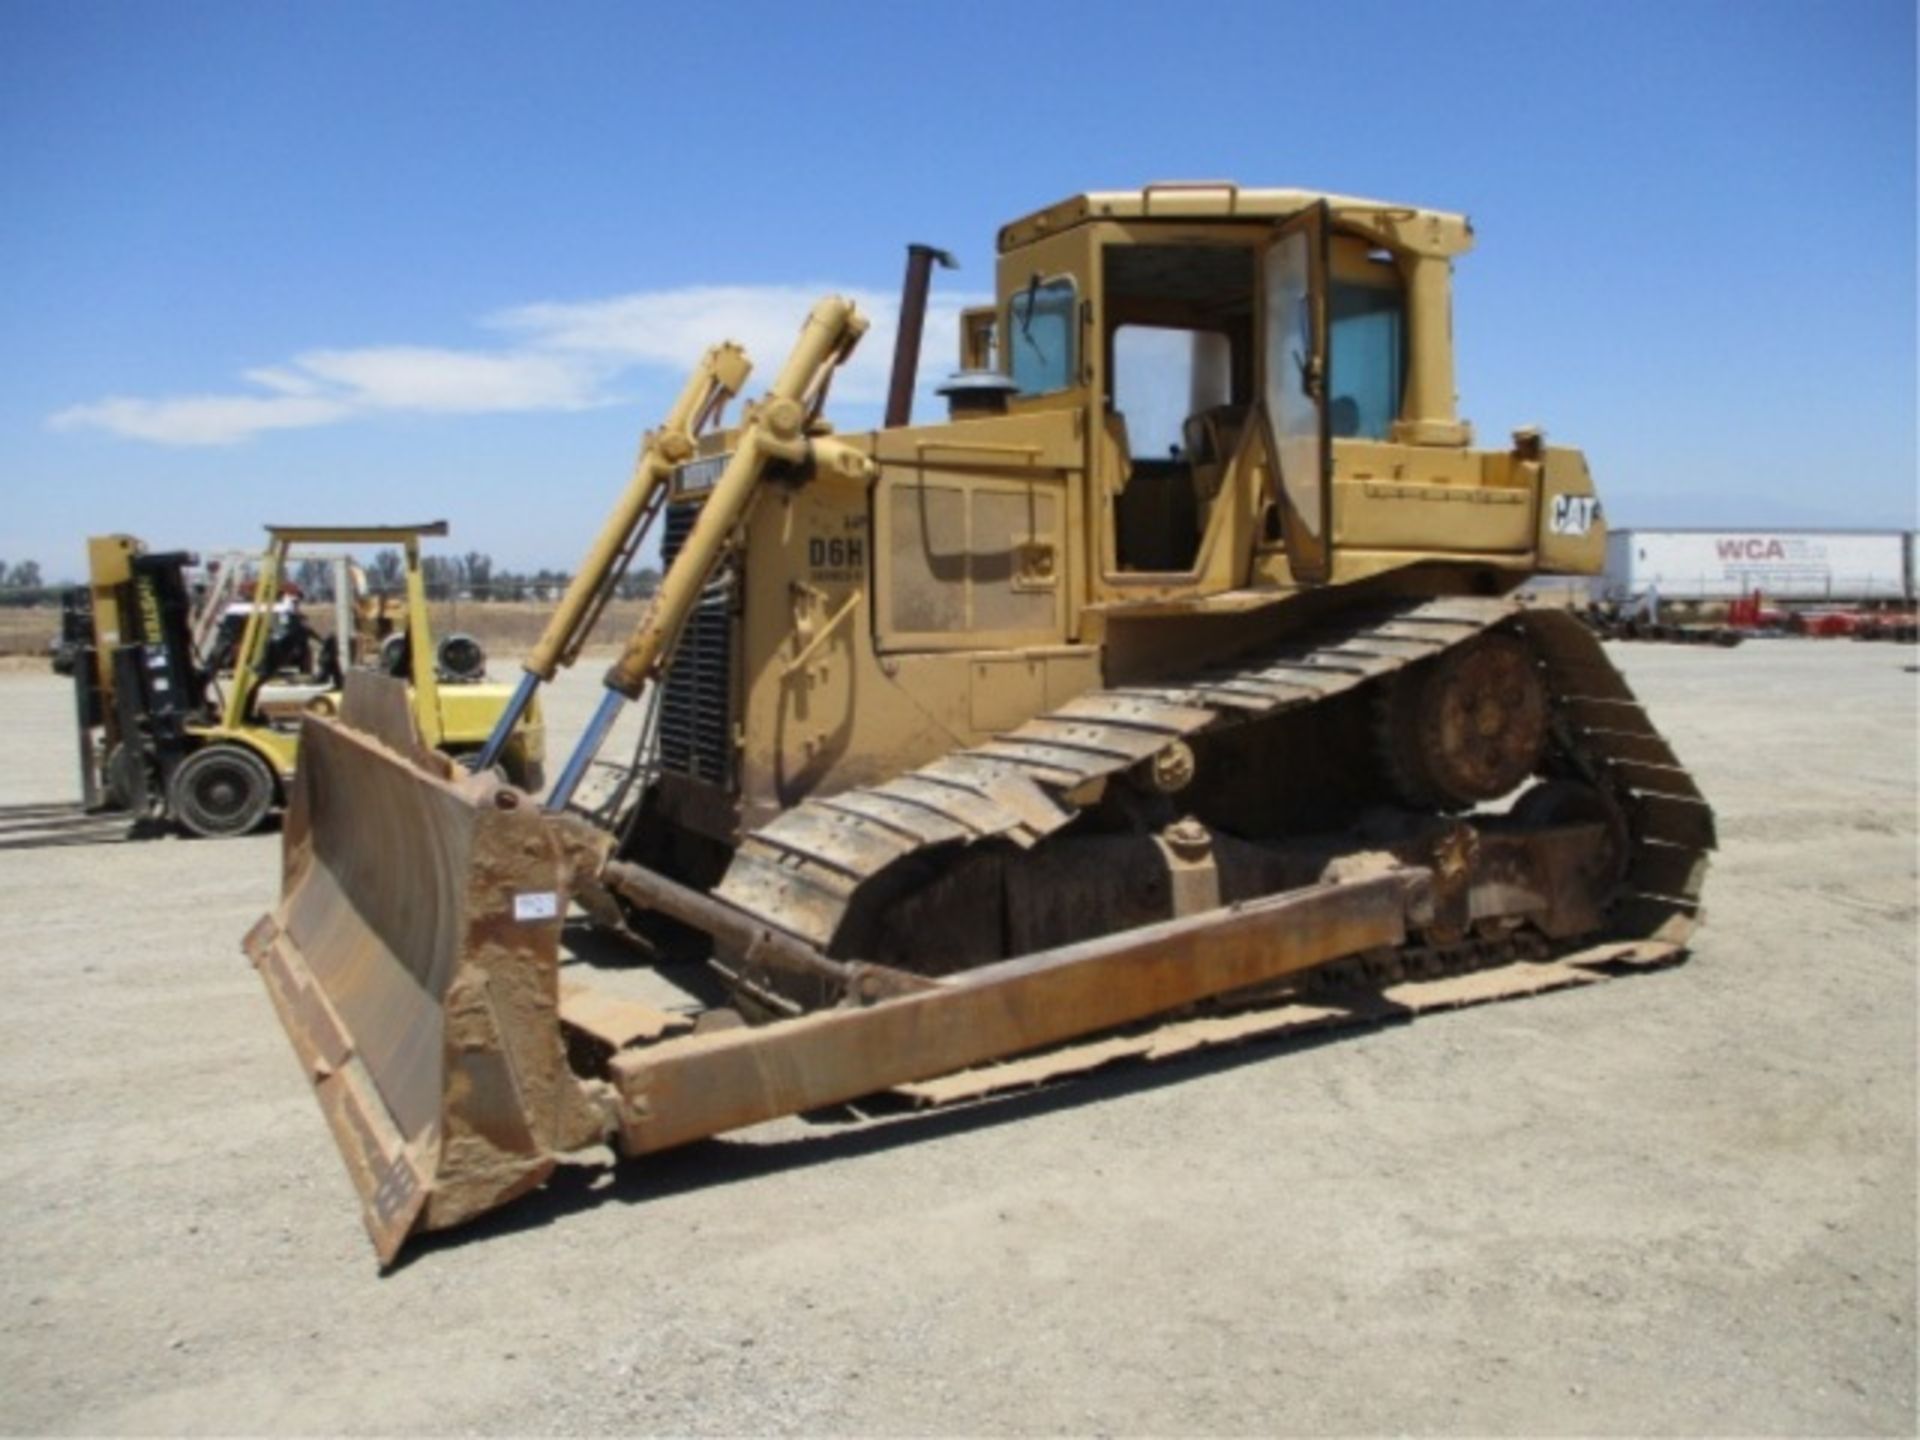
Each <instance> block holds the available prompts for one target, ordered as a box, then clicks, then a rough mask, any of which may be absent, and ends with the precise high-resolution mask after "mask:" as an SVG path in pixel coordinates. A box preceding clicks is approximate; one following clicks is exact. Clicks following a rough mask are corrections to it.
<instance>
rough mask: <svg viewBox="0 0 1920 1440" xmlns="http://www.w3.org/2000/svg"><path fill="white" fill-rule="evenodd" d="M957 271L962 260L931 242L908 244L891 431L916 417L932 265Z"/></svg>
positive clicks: (896, 343) (891, 394)
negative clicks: (915, 394) (916, 379)
mask: <svg viewBox="0 0 1920 1440" xmlns="http://www.w3.org/2000/svg"><path fill="white" fill-rule="evenodd" d="M936 261H937V262H938V263H939V265H940V268H941V269H943V270H958V269H959V268H960V262H959V261H958V260H956V259H954V258H953V256H951V255H949V254H948V253H947V252H946V251H945V250H938V249H935V248H934V247H933V246H931V245H909V246H907V278H906V279H905V280H904V281H903V282H902V283H901V286H900V329H899V332H898V333H897V334H896V335H895V336H894V340H893V380H892V383H890V384H889V385H888V386H887V418H886V426H887V429H889V430H895V429H898V428H899V427H900V426H902V425H905V424H906V423H907V422H908V421H910V420H912V419H913V379H914V376H915V374H917V373H918V371H919V369H920V337H921V335H922V333H923V332H924V331H925V330H926V326H927V292H928V291H929V290H930V289H931V288H932V285H933V267H934V264H935V262H936Z"/></svg>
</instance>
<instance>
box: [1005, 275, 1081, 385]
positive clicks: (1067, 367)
mask: <svg viewBox="0 0 1920 1440" xmlns="http://www.w3.org/2000/svg"><path fill="white" fill-rule="evenodd" d="M1074 309H1075V304H1074V289H1073V281H1072V280H1071V279H1069V278H1067V277H1066V276H1061V277H1059V278H1058V279H1054V280H1041V279H1040V278H1039V277H1038V276H1035V277H1034V283H1033V284H1031V285H1028V286H1027V287H1026V289H1024V290H1021V291H1020V292H1019V293H1017V294H1016V295H1014V297H1013V298H1012V299H1011V300H1010V301H1008V303H1007V325H1006V330H1005V336H1006V341H1005V343H1006V348H1007V353H1008V354H1009V355H1010V356H1011V357H1012V370H1011V374H1012V376H1013V383H1014V384H1015V385H1017V386H1018V387H1019V389H1020V393H1021V394H1022V395H1045V394H1047V393H1048V392H1050V391H1053V390H1065V389H1066V388H1067V387H1068V386H1069V385H1071V384H1073V379H1074V370H1075V364H1074V361H1075V356H1074V338H1075V327H1074Z"/></svg>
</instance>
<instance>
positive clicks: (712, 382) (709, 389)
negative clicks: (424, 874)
mask: <svg viewBox="0 0 1920 1440" xmlns="http://www.w3.org/2000/svg"><path fill="white" fill-rule="evenodd" d="M752 369H753V365H752V362H750V361H749V360H748V359H747V354H746V351H744V350H742V349H741V348H740V347H739V346H738V345H735V344H734V343H733V342H732V341H727V342H725V343H723V344H719V345H715V346H713V347H712V348H711V349H709V350H708V351H707V353H706V354H705V355H703V356H702V357H701V358H700V363H699V364H698V365H697V366H695V367H694V371H693V374H692V375H691V376H689V377H688V379H687V383H686V386H685V388H684V389H682V390H681V392H680V397H679V398H678V399H677V400H675V401H674V404H673V408H672V409H671V410H669V411H668V412H667V417H666V419H665V421H664V422H663V423H662V424H661V426H660V428H659V429H657V430H649V431H648V432H647V434H646V436H645V438H644V439H643V440H642V441H641V443H640V455H639V458H638V459H637V460H635V461H634V466H633V476H632V478H631V479H630V480H629V481H628V482H627V488H626V489H625V491H623V492H622V493H621V496H620V499H619V501H618V502H617V503H616V504H615V505H614V507H613V510H612V511H611V512H610V513H609V514H608V516H607V518H606V522H605V523H604V524H603V525H601V527H600V533H599V535H597V536H596V537H595V538H594V542H593V546H592V548H591V549H589V550H588V551H587V554H586V558H585V559H584V560H583V561H581V564H580V570H579V572H578V573H577V574H576V575H575V576H574V577H573V580H572V582H571V583H570V584H569V585H568V586H567V593H566V594H565V595H564V596H563V597H562V598H561V601H560V605H559V608H558V609H556V610H555V611H554V612H553V615H552V617H551V618H550V619H549V620H548V621H547V625H546V628H545V630H543V631H542V632H541V635H540V639H539V640H538V641H537V642H536V643H535V645H534V647H533V649H532V651H531V652H530V653H529V654H528V655H527V658H526V660H525V662H524V663H523V665H522V669H523V670H524V672H525V673H524V674H523V675H522V676H521V679H520V683H519V684H518V685H517V686H516V687H515V688H514V692H513V697H512V699H510V700H509V701H508V702H507V708H506V709H505V710H503V711H501V712H500V718H499V720H498V721H497V722H496V723H495V725H494V727H493V733H492V734H491V735H489V736H488V737H487V743H486V744H485V745H484V746H483V747H482V748H481V751H480V754H479V757H478V759H477V760H476V761H475V762H474V763H475V766H476V768H478V769H481V770H485V769H489V768H490V767H492V766H494V765H496V764H498V763H499V760H500V756H501V754H502V752H503V751H505V749H506V748H507V743H508V741H510V740H511V739H512V737H513V731H514V727H515V726H517V725H518V724H519V723H520V720H521V717H522V716H524V715H525V714H526V713H527V707H528V706H530V705H531V704H532V703H533V697H534V694H535V693H536V692H537V691H538V690H539V688H540V686H541V685H543V684H545V683H546V682H547V681H549V680H551V679H553V677H554V676H555V675H556V674H557V673H559V671H560V669H561V667H563V666H566V665H571V664H572V663H573V662H574V660H575V659H577V658H578V657H579V654H580V647H581V646H582V645H583V644H585V643H586V638H587V635H588V633H589V632H590V631H591V630H592V629H593V625H594V622H595V621H596V620H598V619H599V618H600V613H601V611H602V610H604V609H605V608H606V603H607V599H608V597H609V596H610V595H611V594H612V593H613V587H614V585H615V584H616V583H617V582H618V580H619V578H620V576H621V574H622V573H623V572H624V571H625V570H626V568H627V564H628V562H629V561H630V560H631V559H632V558H633V554H634V552H635V550H636V549H637V548H638V546H639V543H640V541H641V539H642V538H643V537H644V535H645V533H646V529H647V526H648V524H649V523H650V522H651V520H652V518H653V516H654V515H656V514H658V513H659V509H660V504H659V502H660V498H661V494H662V492H663V490H664V488H665V486H666V484H667V482H668V480H669V479H670V478H671V476H672V475H673V471H674V467H675V466H677V465H681V464H684V463H685V462H686V461H688V460H690V459H692V458H693V453H694V447H695V443H696V441H697V439H698V437H699V435H700V432H701V431H702V430H703V429H704V428H705V427H706V426H707V425H708V424H710V423H711V422H712V421H714V420H715V419H717V418H718V416H719V414H720V412H721V411H722V410H723V409H725V408H726V404H727V402H728V401H729V400H731V399H732V398H733V397H734V396H735V395H737V394H739V393H740V389H741V387H742V386H743V385H745V384H746V383H747V375H748V374H749V373H750V372H751V371H752ZM569 768H571V767H569Z"/></svg>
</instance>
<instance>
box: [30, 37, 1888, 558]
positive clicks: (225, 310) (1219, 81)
mask: <svg viewBox="0 0 1920 1440" xmlns="http://www.w3.org/2000/svg"><path fill="white" fill-rule="evenodd" d="M1914 57H1915V33H1914V6H1913V5H1912V3H1911V0H1840V3H1830V4H1817V3H1812V0H1796V3H1771V0H1745V3H1704V0H1665V3H1651V4H1643V3H1631V0H1616V3H1611V4H1591V5H1589V4H1546V3H1539V4H1523V3H1512V4H1476V3H1471V0H1468V3H1459V0H1456V3H1450V4H1447V5H1444V6H1440V5H1434V6H1427V5H1412V4H1408V5H1404V6H1401V5H1388V4H1379V3H1372V0H1339V3H1319V4H1313V5H1292V4H1280V3H1269V4H1256V5H1238V4H1229V3H1220V0H1213V3H1207V4H1193V3H1187V4H1180V5H1125V4H1114V5H1099V6H1096V5H1049V4H1043V3H1034V0H1028V3H1024V4H1015V5H996V4H969V5H964V6H932V5H884V6H883V5H880V4H827V5H819V6H814V7H803V6H779V7H774V6H761V5H757V4H752V3H736V4H729V5H713V6H706V7H691V6H675V7H665V6H661V7H652V6H646V5H641V4H637V3H636V4H617V5H600V4H586V3H555V4H543V5H533V4H525V5H505V4H489V3H477V0H476V3H463V4H459V5H438V4H426V3H410V4H403V5H394V4H358V3H329V4H324V5H323V4H306V5H298V6H296V5H292V4H285V3H248V4H240V3H170V4H162V3H157V0H155V3H142V4H99V3H87V0H48V3H42V0H8V3H7V4H6V5H4V6H0V269H3V272H4V275H5V277H6V278H5V283H4V284H3V285H0V560H9V561H11V560H17V559H20V558H24V557H33V558H37V559H39V560H40V561H41V563H42V566H43V568H44V569H45V570H46V571H47V572H48V573H49V574H50V575H56V576H58V575H70V574H75V573H77V572H78V570H79V568H80V565H81V552H82V540H83V537H84V536H85V535H86V534H88V533H89V532H98V531H103V530H114V529H118V530H129V531H132V532H134V533H136V534H140V535H142V536H144V537H145V538H147V539H149V540H150V541H152V542H154V543H156V544H159V545H164V546H184V547H199V548H204V549H216V548H220V547H222V546H225V545H231V544H244V543H247V542H249V541H250V540H252V539H253V538H254V537H256V536H257V534H258V528H257V527H258V525H259V524H260V523H261V522H265V521H269V520H274V521H280V520H343V519H344V520H406V519H429V518H438V517H442V516H444V517H446V518H448V519H450V520H452V521H453V524H454V531H455V540H456V542H458V543H459V544H460V545H461V546H462V548H465V547H468V546H471V547H475V548H479V549H483V550H488V551H491V552H492V553H493V554H494V555H495V556H496V558H497V559H498V560H500V561H501V562H503V563H506V564H510V565H517V566H529V567H531V566H538V565H553V566H559V567H569V566H571V564H572V563H573V561H574V559H575V558H576V557H577V555H578V554H579V552H580V551H581V549H582V548H583V547H584V545H585V543H586V541H587V539H588V538H589V535H590V533H591V531H592V528H593V527H594V525H595V524H596V523H597V521H598V518H599V515H600V513H601V511H602V509H603V508H604V506H605V504H606V503H607V501H608V500H609V498H610V497H611V496H612V495H613V493H614V492H615V491H616V490H617V488H618V487H619V486H620V485H621V484H622V483H623V481H624V479H625V477H626V473H627V469H628V467H629V465H630V463H631V459H632V454H633V449H634V445H635V441H636V439H637V436H638V434H639V432H640V430H641V429H642V428H643V427H644V426H645V425H647V424H648V423H651V421H652V419H653V418H654V417H655V416H656V415H657V413H658V412H659V411H660V410H661V409H662V407H663V406H664V404H665V403H666V401H667V399H668V397H669V396H670V395H671V393H672V392H673V391H674V390H675V389H676V388H677V387H678V384H679V381H680V376H681V373H682V372H683V370H684V367H685V365H686V364H687V363H688V362H689V361H690V360H691V359H692V358H693V357H694V356H695V355H697V353H698V352H699V350H700V348H701V347H702V345H703V344H704V343H706V342H707V341H709V340H712V339H718V338H721V337H722V336H723V335H726V334H737V335H738V337H739V338H742V339H744V340H746V341H748V343H749V344H750V345H751V346H752V348H753V349H754V350H755V353H756V354H757V355H758V356H759V357H760V359H761V361H762V363H763V365H771V364H773V363H775V361H776V357H777V354H778V353H779V352H780V351H782V350H784V347H785V344H786V341H787V338H788V337H789V336H790V334H791V327H792V325H793V324H794V323H795V318H796V317H797V315H798V313H799V312H800V309H801V308H802V307H803V306H804V304H805V301H806V297H808V296H810V295H811V294H814V293H817V292H819V291H822V290H825V289H828V288H837V289H845V290H852V291H855V292H859V293H861V294H863V295H866V296H867V297H869V298H870V300H871V302H872V303H873V305H874V306H875V308H877V309H879V310H880V311H881V312H882V319H883V320H884V318H885V310H886V307H887V305H888V303H889V297H890V295H891V292H892V291H893V290H894V288H895V287H896V286H897V285H898V283H899V272H900V268H901V256H902V246H903V245H904V243H905V242H906V241H909V240H926V241H931V242H934V243H937V244H941V245H944V246H946V247H947V248H949V249H952V250H954V251H955V252H956V253H957V254H958V255H959V256H960V258H961V261H962V263H963V266H964V267H965V268H964V269H963V270H962V271H961V272H960V273H959V274H958V275H957V276H943V277H942V279H941V281H940V284H941V285H942V286H943V287H945V288H944V291H943V294H944V297H945V303H944V306H943V307H942V309H941V310H940V311H939V313H938V314H937V315H936V319H937V320H939V319H942V318H943V317H945V316H948V315H950V313H951V310H952V308H953V306H954V304H956V303H957V301H958V299H959V298H961V297H962V296H963V295H965V294H967V293H970V292H974V291H978V290H980V289H981V288H983V287H986V286H989V285H990V284H991V274H992V239H993V234H994V231H995V228H996V227H997V226H998V225H999V224H1000V223H1002V222H1003V221H1005V220H1007V219H1009V218H1012V217H1013V216H1015V215H1018V214H1021V213H1024V212H1025V211H1028V210H1031V209H1034V208H1037V207H1038V206H1040V205H1043V204H1046V203H1049V202H1051V201H1053V200H1056V199H1059V198H1061V197H1063V196H1065V195H1068V194H1071V193H1073V192H1075V191H1077V190H1082V189H1087V188H1098V187H1131V186H1135V185H1138V184H1140V183H1141V182H1143V181H1146V180H1152V179H1166V178H1176V177H1217V176H1228V177H1233V178H1235V179H1237V180H1239V181H1241V182H1242V183H1244V184H1268V185H1299V186H1306V187H1315V188H1326V189H1333V190H1340V191H1345V192H1348V193H1358V194H1367V195H1375V196H1380V197H1383V198H1389V199H1396V200H1406V201H1411V202H1415V203H1421V204H1428V205H1434V206H1438V207H1444V208H1450V209H1459V210H1465V211H1467V212H1468V213H1469V214H1470V215H1471V216H1472V217H1473V220H1474V223H1475V227H1476V230H1477V233H1478V237H1479V245H1478V248H1477V249H1476V250H1475V251H1474V252H1473V253H1472V254H1471V255H1469V256H1467V257H1466V258H1465V260H1464V261H1463V262H1462V265H1461V268H1460V272H1459V278H1458V282H1457V300H1456V321H1455V324H1456V331H1457V334H1458V339H1459V346H1460V389H1461V398H1462V406H1463V410H1464V412H1465V413H1466V414H1467V415H1468V416H1469V417H1471V418H1472V419H1473V420H1474V421H1475V423H1476V426H1477V427H1478V430H1479V433H1480V436H1481V437H1482V439H1483V440H1484V441H1487V442H1489V443H1494V444H1499V443H1502V442H1503V440H1504V437H1505V435H1506V433H1507V431H1508V430H1509V429H1511V428H1512V427H1513V426H1515V425H1518V424H1523V423H1530V422H1536V421H1538V422H1542V423H1544V424H1546V426H1547V427H1548V430H1549V433H1550V434H1551V435H1552V436H1554V437H1555V438H1556V439H1558V440H1560V441H1563V442H1565V443H1569V444H1577V445H1580V446H1582V447H1584V448H1585V449H1586V450H1587V452H1588V454H1589V457H1590V459H1591V461H1592V463H1593V466H1594V470H1595V474H1596V477H1597V479H1598V481H1599V484H1600V487H1601V491H1602V494H1603V496H1604V497H1605V498H1606V499H1607V501H1608V502H1609V507H1610V510H1611V513H1612V515H1613V518H1614V521H1615V523H1616V524H1659V523H1697V524H1760V525H1786V524H1830V525H1912V524H1913V523H1914V513H1915V483H1916V482H1915V383H1916V380H1915V361H1914V348H1915V298H1916V297H1915V102H1914V75H1915V59H1914ZM887 343H888V342H887V340H886V337H885V335H884V334H883V333H881V332H880V331H878V330H877V331H876V334H875V335H874V336H872V337H870V339H869V341H868V345H867V350H868V352H869V353H868V354H866V355H865V356H864V357H863V358H864V368H863V370H862V371H861V372H860V373H859V374H857V375H855V376H853V377H850V378H851V381H852V383H851V384H850V385H848V386H847V387H846V390H847V394H846V397H845V398H846V400H847V403H846V404H844V405H841V406H839V407H837V414H838V417H839V418H840V419H841V420H842V423H843V424H845V423H854V424H859V423H870V422H871V421H872V419H873V418H874V415H875V413H876V407H875V400H876V398H877V395H878V390H879V386H880V385H881V383H882V377H883V376H884V370H885V362H886V348H887ZM930 344H932V345H935V346H938V347H939V348H938V350H937V351H936V352H935V353H933V354H931V355H930V356H929V366H930V367H937V368H945V366H946V365H947V364H948V363H949V356H950V349H949V348H948V347H949V346H950V345H951V331H950V327H949V326H948V325H946V324H937V325H936V326H935V329H934V333H933V336H932V337H931V339H930Z"/></svg>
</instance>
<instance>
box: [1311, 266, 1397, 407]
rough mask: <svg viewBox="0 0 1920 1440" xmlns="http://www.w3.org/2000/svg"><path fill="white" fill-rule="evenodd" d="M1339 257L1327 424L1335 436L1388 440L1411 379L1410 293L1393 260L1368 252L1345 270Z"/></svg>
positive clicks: (1331, 308)
mask: <svg viewBox="0 0 1920 1440" xmlns="http://www.w3.org/2000/svg"><path fill="white" fill-rule="evenodd" d="M1341 258H1344V257H1338V258H1336V262H1335V267H1334V276H1333V283H1332V284H1331V285H1330V286H1328V289H1327V332H1328V340H1327V343H1328V348H1329V349H1331V350H1332V352H1333V354H1332V363H1331V366H1330V373H1331V378H1332V382H1333V384H1332V394H1331V396H1330V398H1329V400H1328V404H1327V429H1328V430H1329V431H1330V432H1331V433H1332V435H1333V437H1334V438H1335V439H1336V440H1385V439H1387V438H1388V437H1389V435H1390V434H1391V432H1392V427H1393V422H1394V421H1395V420H1398V419H1399V418H1400V394H1401V391H1402V389H1403V388H1404V387H1405V385H1406V379H1407V305H1406V293H1405V291H1404V290H1403V289H1402V288H1401V282H1400V275H1399V272H1398V270H1397V269H1395V267H1394V265H1393V263H1392V261H1391V260H1390V259H1384V258H1380V257H1377V256H1369V257H1368V258H1367V260H1366V261H1365V262H1363V268H1362V267H1355V269H1354V270H1353V271H1352V272H1350V273H1348V274H1344V275H1343V274H1342V273H1341V271H1342V269H1343V268H1345V267H1343V266H1342V265H1341V264H1340V263H1339V259H1341Z"/></svg>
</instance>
